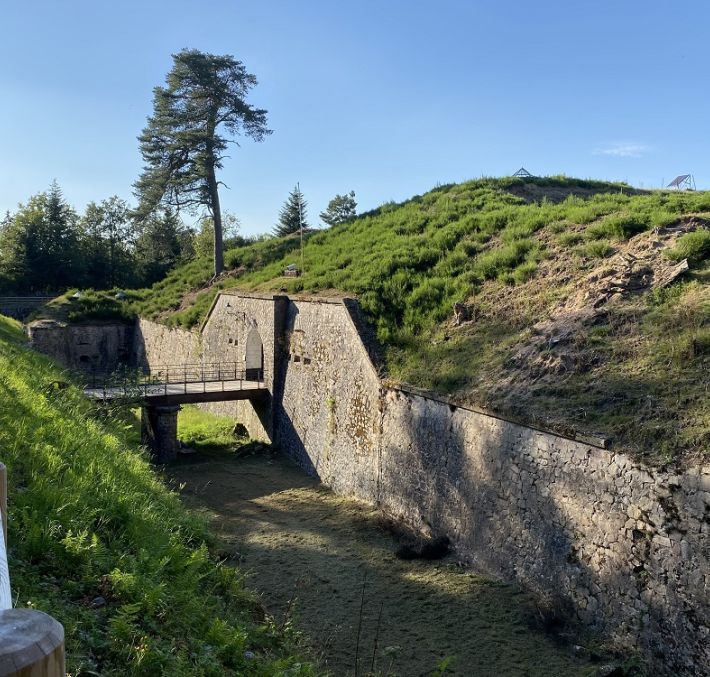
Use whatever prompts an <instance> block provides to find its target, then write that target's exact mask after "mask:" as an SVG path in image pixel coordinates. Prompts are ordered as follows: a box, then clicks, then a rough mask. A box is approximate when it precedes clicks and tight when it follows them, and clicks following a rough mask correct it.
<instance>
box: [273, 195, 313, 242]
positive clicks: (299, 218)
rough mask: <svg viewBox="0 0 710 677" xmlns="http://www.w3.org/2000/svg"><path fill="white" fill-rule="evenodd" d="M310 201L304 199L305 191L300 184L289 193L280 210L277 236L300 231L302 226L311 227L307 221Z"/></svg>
mask: <svg viewBox="0 0 710 677" xmlns="http://www.w3.org/2000/svg"><path fill="white" fill-rule="evenodd" d="M307 206H308V203H307V202H306V201H305V200H304V199H303V193H302V192H301V189H300V187H299V186H298V185H296V186H295V188H294V189H293V190H292V191H291V192H290V193H289V195H288V199H287V200H286V202H284V205H283V207H281V211H280V212H279V222H278V223H277V224H276V226H275V227H274V235H276V236H277V237H280V236H283V235H290V234H291V233H298V232H299V230H301V228H303V229H304V230H305V229H307V228H308V227H309V225H308V222H307V221H306V207H307Z"/></svg>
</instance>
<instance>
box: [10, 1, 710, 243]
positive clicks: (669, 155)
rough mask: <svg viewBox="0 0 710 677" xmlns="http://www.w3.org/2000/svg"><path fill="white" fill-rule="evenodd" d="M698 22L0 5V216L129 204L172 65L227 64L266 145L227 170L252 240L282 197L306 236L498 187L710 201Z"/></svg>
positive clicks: (701, 19) (673, 12) (231, 201)
mask: <svg viewBox="0 0 710 677" xmlns="http://www.w3.org/2000/svg"><path fill="white" fill-rule="evenodd" d="M709 26H710V3H708V2H707V0H705V1H701V0H687V1H686V2H683V3H672V2H668V1H667V0H664V1H663V2H661V1H659V0H574V1H570V0H538V1H537V2H531V1H529V0H508V2H500V1H496V0H478V1H476V0H469V1H468V2H465V1H463V0H458V1H454V0H439V1H438V2H431V1H428V2H423V1H420V0H379V1H374V0H350V1H349V2H347V1H346V2H342V1H341V2H338V1H337V0H330V1H326V0H301V2H293V1H291V2H289V1H287V0H279V1H268V0H262V1H261V2H258V1H255V0H252V1H251V2H244V1H242V0H200V1H199V2H198V1H197V0H192V1H188V0H170V1H169V2H168V1H167V0H143V1H142V2H138V1H136V0H120V1H117V2H107V1H103V2H102V1H100V0H90V1H89V0H63V1H62V2H59V1H58V0H41V1H40V0H0V29H1V30H0V64H2V65H1V67H0V210H1V211H2V212H4V211H5V210H6V209H11V210H12V209H13V208H14V207H15V206H16V205H17V203H18V202H21V201H25V200H26V199H27V198H28V197H29V196H30V195H32V194H34V193H36V192H39V191H41V190H45V189H46V188H47V187H48V186H49V184H50V182H51V181H52V180H53V179H55V178H56V179H57V181H58V182H59V184H60V186H61V187H62V189H63V190H64V193H65V196H66V197H67V199H68V200H69V202H70V203H71V204H73V205H74V206H75V207H76V208H77V209H79V210H83V208H84V206H85V204H86V203H87V202H88V201H89V200H100V199H103V198H105V197H109V196H110V195H113V194H117V195H119V196H121V197H124V198H126V199H131V198H132V187H131V186H132V183H133V182H134V181H135V179H136V178H137V177H138V175H139V173H140V170H141V158H140V154H139V150H138V142H137V140H136V136H137V135H138V134H139V133H140V131H141V129H142V128H143V126H144V125H145V120H146V116H147V115H148V114H149V113H150V112H151V108H152V88H153V87H154V86H155V85H157V84H162V83H163V82H164V78H165V74H166V73H167V72H168V70H169V69H170V67H171V57H170V55H171V53H174V52H177V51H179V50H180V49H182V48H183V47H189V48H196V49H200V50H203V51H208V52H212V53H214V54H232V55H233V56H235V57H236V58H237V59H239V60H241V61H243V62H244V64H245V66H246V67H247V69H248V70H249V71H250V72H252V73H254V74H255V75H256V76H257V77H258V79H259V85H258V86H257V88H256V89H254V90H253V91H252V94H251V97H250V102H251V103H252V104H253V105H255V106H258V107H261V108H266V109H267V110H268V111H269V123H270V126H271V128H272V129H273V130H274V133H273V135H272V136H270V137H268V138H267V139H266V140H265V141H264V142H263V143H260V144H256V143H254V142H252V141H250V140H245V141H244V142H243V144H242V145H241V146H240V147H239V148H234V149H233V151H232V153H231V157H230V158H229V159H227V160H226V161H225V168H224V170H223V172H222V175H221V179H222V180H223V181H224V182H225V183H226V184H227V185H228V186H229V190H223V192H222V202H223V206H224V207H225V208H226V209H228V210H229V211H232V212H233V213H235V214H236V215H237V216H238V217H239V218H240V220H241V221H242V224H243V227H242V230H243V232H245V233H257V232H266V231H268V230H270V229H271V228H272V227H273V225H274V223H275V221H276V218H277V214H278V211H279V208H280V207H281V205H282V203H283V201H284V200H285V198H286V197H287V195H288V192H289V190H291V189H292V188H293V186H294V185H295V184H296V182H297V181H298V182H300V185H301V189H302V191H303V193H304V195H305V197H306V199H307V200H308V202H309V216H310V220H311V222H312V223H314V222H316V221H317V214H318V212H319V211H321V210H322V209H323V208H324V207H325V206H326V204H327V202H328V200H329V199H330V198H331V197H333V196H334V195H335V194H336V193H344V192H347V191H350V190H354V191H355V192H356V199H357V200H358V203H359V210H366V209H370V208H373V207H376V206H377V205H379V204H381V203H382V202H385V201H387V200H403V199H406V198H408V197H410V196H412V195H414V194H417V193H423V192H425V191H427V190H429V189H430V188H432V187H433V186H435V185H436V184H437V183H439V182H441V183H445V182H449V181H462V180H465V179H470V178H475V177H478V176H481V175H488V176H500V175H506V174H511V173H512V172H514V171H515V170H516V169H518V167H520V166H521V165H524V166H525V167H526V168H527V169H529V170H530V171H531V172H533V173H535V174H541V175H543V174H557V173H564V174H567V175H571V176H580V177H585V178H586V177H593V178H603V179H614V180H624V181H628V182H630V183H632V184H634V185H637V186H643V187H657V186H659V185H660V184H661V182H662V181H665V182H666V183H668V182H669V181H670V180H671V178H673V176H675V175H676V174H681V173H692V174H694V176H695V179H696V182H697V184H698V187H699V188H701V187H702V188H710V166H709V164H708V160H709V157H710V152H709V151H710V141H709V140H708V127H707V118H708V113H707V111H708V110H709V109H710V90H708V87H707V83H708V51H707V44H708V39H707V31H708V27H709Z"/></svg>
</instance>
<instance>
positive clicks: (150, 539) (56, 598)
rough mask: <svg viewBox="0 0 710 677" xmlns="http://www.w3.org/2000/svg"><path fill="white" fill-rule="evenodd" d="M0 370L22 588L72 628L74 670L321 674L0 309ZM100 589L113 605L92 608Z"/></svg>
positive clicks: (3, 452) (16, 569)
mask: <svg viewBox="0 0 710 677" xmlns="http://www.w3.org/2000/svg"><path fill="white" fill-rule="evenodd" d="M0 371H1V372H2V374H3V377H2V381H1V382H0V460H2V461H3V462H4V463H5V464H6V465H7V466H8V474H9V497H10V514H9V525H10V526H9V543H10V547H9V561H10V572H11V580H12V588H13V594H14V595H15V596H16V599H17V606H30V607H36V608H38V609H41V610H43V611H46V612H47V613H49V614H51V615H53V616H54V617H55V618H57V620H59V621H60V622H61V623H62V624H63V625H64V628H65V632H66V650H67V658H68V668H69V671H70V673H71V674H80V673H81V674H102V675H146V676H148V675H158V674H170V675H215V676H217V675H225V674H227V675H228V674H232V675H237V674H238V675H277V674H284V675H285V674H289V675H310V674H313V670H312V668H311V667H310V666H309V665H307V664H303V663H301V662H299V661H298V659H297V658H295V657H294V656H292V655H291V649H290V648H289V647H288V645H287V644H286V639H287V638H284V636H283V635H282V633H281V632H279V631H278V630H277V629H276V628H275V627H274V626H273V625H272V624H271V623H270V622H269V621H268V619H267V620H265V619H264V616H263V613H262V612H261V609H260V607H259V605H258V603H257V602H256V601H255V599H254V597H253V596H252V595H251V593H249V592H248V591H247V590H246V589H245V587H244V583H243V578H242V575H241V574H240V572H239V571H238V570H236V569H234V568H232V567H230V566H226V565H224V564H221V563H220V562H218V561H217V560H216V559H214V558H213V557H212V556H211V555H210V552H209V543H210V536H209V534H208V531H207V529H206V526H205V524H204V523H203V521H202V520H201V519H198V518H196V517H195V516H193V515H191V514H189V513H187V512H186V511H185V509H184V508H183V507H182V505H181V503H180V501H179V499H178V497H177V495H176V494H174V493H172V492H170V491H168V490H167V489H166V487H165V486H164V485H163V484H162V483H161V482H160V481H159V479H158V478H157V476H156V474H155V472H154V471H153V470H152V468H151V467H150V465H149V464H148V462H147V459H146V457H145V455H144V453H143V452H142V451H141V450H140V449H139V448H137V447H136V446H135V444H132V443H131V442H130V441H129V439H130V437H131V431H130V429H129V428H130V426H128V425H127V424H126V423H125V422H123V419H122V418H121V417H118V416H112V415H110V414H104V415H101V414H100V412H98V411H97V410H96V409H95V408H94V407H93V406H92V405H90V404H89V403H88V402H87V401H86V400H85V399H84V398H83V397H82V395H81V393H80V391H79V390H78V389H76V388H75V387H73V386H70V387H67V388H57V387H56V386H54V385H52V384H53V383H54V382H56V381H67V380H69V379H70V377H69V376H68V375H67V374H66V373H64V372H62V371H61V370H59V369H58V368H57V367H56V366H54V365H53V364H52V363H51V362H50V361H49V360H47V359H46V358H44V357H43V356H40V355H38V354H35V353H33V352H32V351H30V350H29V349H27V348H26V347H25V345H24V341H23V335H22V332H21V328H20V327H19V325H17V324H16V323H14V322H13V321H11V320H9V319H6V318H1V317H0ZM97 597H103V598H104V600H105V601H106V604H105V605H104V606H100V607H99V608H92V605H91V602H92V600H94V599H95V598H97ZM245 652H253V658H251V657H250V656H251V654H247V653H245ZM299 666H300V667H299Z"/></svg>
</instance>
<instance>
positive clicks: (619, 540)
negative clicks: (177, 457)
mask: <svg viewBox="0 0 710 677" xmlns="http://www.w3.org/2000/svg"><path fill="white" fill-rule="evenodd" d="M84 330H85V328H84ZM252 330H257V331H258V333H259V335H260V337H261V339H262V341H263V347H264V374H265V380H266V382H267V384H268V386H269V389H270V391H271V393H272V402H271V406H269V407H262V408H261V409H259V410H257V409H254V407H253V406H252V405H251V403H249V402H239V403H230V404H222V405H210V408H211V409H212V410H216V411H219V412H221V413H226V414H227V415H230V416H234V417H235V418H236V420H238V421H240V422H242V423H243V424H244V425H246V426H247V429H248V430H249V431H250V433H251V434H252V435H253V436H255V437H260V438H268V439H272V440H274V441H275V442H276V443H277V444H279V446H280V447H281V449H282V450H283V451H284V452H285V453H287V454H289V455H291V456H292V457H293V458H294V459H296V460H297V461H298V462H299V463H300V464H301V465H302V466H303V467H304V468H305V469H307V470H308V471H309V472H312V473H314V474H317V475H318V476H319V477H320V479H321V480H322V481H323V482H324V484H326V485H328V486H330V487H332V488H333V489H334V490H335V491H337V492H338V493H341V494H346V495H352V496H356V497H358V498H360V499H363V500H366V501H369V502H371V503H372V504H376V505H378V506H380V507H381V508H382V509H383V510H384V511H386V512H387V513H389V514H391V515H393V516H395V517H397V518H398V519H401V520H403V521H405V522H407V523H409V524H411V525H412V526H414V527H415V528H418V529H421V530H422V531H425V532H428V533H432V534H437V535H438V534H446V535H448V536H449V537H450V538H451V539H452V541H453V543H454V545H455V547H456V550H457V552H458V555H459V556H460V557H461V558H464V559H467V560H470V561H471V562H472V563H473V564H475V565H476V566H477V567H480V568H483V569H485V570H486V571H488V572H490V573H492V574H494V575H497V576H500V577H502V578H504V579H507V580H517V581H520V582H521V583H523V584H524V585H525V586H527V587H528V588H530V589H532V590H534V591H536V592H537V593H538V594H539V595H540V596H541V597H542V598H544V599H546V600H548V601H549V602H550V604H551V605H552V606H554V607H559V608H560V609H562V610H565V611H567V612H569V613H571V614H574V615H576V616H577V617H578V618H579V619H580V620H581V621H583V622H584V623H585V624H587V625H589V626H592V627H596V628H598V629H599V630H602V631H603V632H605V633H607V634H611V635H614V636H616V637H618V638H619V639H621V640H622V641H624V642H626V643H627V644H628V645H634V644H635V645H637V646H638V647H639V648H640V649H641V650H642V651H643V652H644V653H645V654H646V655H647V656H649V657H651V658H652V660H653V661H654V668H653V669H654V672H655V674H668V675H676V674H686V675H695V674H708V673H710V631H709V630H708V628H709V627H710V539H709V538H708V535H709V532H710V467H696V468H693V469H691V470H689V471H687V472H685V473H683V474H679V475H674V474H669V473H664V472H655V471H654V472H651V471H649V470H648V469H646V468H644V467H641V466H640V465H638V464H636V463H634V462H633V461H632V460H631V459H630V458H628V457H626V456H624V455H622V454H615V453H613V452H610V451H607V450H603V449H600V448H597V447H594V446H590V445H589V444H584V443H581V442H579V441H572V440H569V439H566V438H564V437H561V436H559V435H555V434H551V433H549V432H544V431H540V430H535V429H532V428H529V427H525V426H522V425H518V424H516V423H512V422H510V421H506V420H503V419H500V418H497V417H495V416H492V415H489V414H487V413H485V412H480V411H476V410H474V409H471V408H466V407H461V406H456V405H455V404H452V403H450V402H448V401H446V400H445V399H442V398H439V397H437V396H434V395H431V394H427V393H420V392H414V391H412V390H408V389H406V388H397V387H390V386H388V385H386V384H385V383H383V382H382V381H381V380H380V378H379V376H378V369H377V366H376V364H375V363H373V360H376V350H375V347H374V346H373V344H372V341H371V340H370V339H369V337H367V336H366V335H363V329H362V326H361V323H360V322H359V321H358V318H357V314H356V313H355V314H354V311H353V308H352V307H351V306H349V305H348V304H346V303H344V302H342V301H339V300H332V299H331V300H328V299H304V298H291V299H287V298H286V297H283V296H267V297H265V296H256V295H246V294H238V293H232V294H222V295H221V296H220V297H219V298H218V299H217V301H216V302H215V305H214V306H213V309H212V311H211V313H210V316H209V319H208V321H207V322H206V324H205V325H204V327H203V328H202V331H201V332H188V331H184V330H179V329H167V328H166V327H164V326H162V325H158V324H156V323H152V322H147V321H144V320H141V321H140V322H139V323H138V325H137V327H136V340H135V347H134V359H135V360H136V361H137V363H149V364H152V365H157V364H166V363H171V364H174V363H181V362H199V361H202V360H204V361H205V362H225V361H231V360H236V361H243V359H244V345H245V341H246V336H247V335H248V333H249V332H250V331H252ZM64 340H65V339H62V340H61V341H64ZM61 341H60V343H61ZM62 345H63V344H62Z"/></svg>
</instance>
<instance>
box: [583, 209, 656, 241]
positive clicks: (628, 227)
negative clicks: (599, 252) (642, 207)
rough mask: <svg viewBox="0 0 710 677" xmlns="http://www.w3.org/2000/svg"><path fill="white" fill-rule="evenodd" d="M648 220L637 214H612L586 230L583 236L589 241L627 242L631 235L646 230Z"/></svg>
mask: <svg viewBox="0 0 710 677" xmlns="http://www.w3.org/2000/svg"><path fill="white" fill-rule="evenodd" d="M648 225H649V218H648V217H646V216H645V215H638V214H628V213H625V214H614V215H613V216H607V217H606V218H604V219H603V220H602V221H601V222H600V223H595V224H594V225H591V226H589V227H588V228H587V230H586V231H585V236H586V237H587V238H588V239H591V240H602V239H611V240H628V239H629V238H630V237H631V236H632V235H636V234H637V233H641V232H643V231H644V230H647V228H648Z"/></svg>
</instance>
